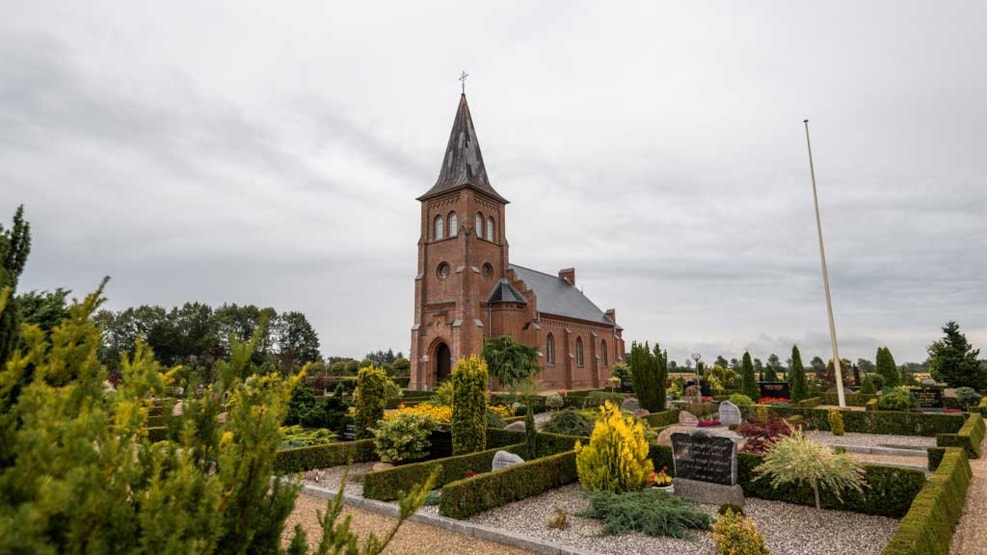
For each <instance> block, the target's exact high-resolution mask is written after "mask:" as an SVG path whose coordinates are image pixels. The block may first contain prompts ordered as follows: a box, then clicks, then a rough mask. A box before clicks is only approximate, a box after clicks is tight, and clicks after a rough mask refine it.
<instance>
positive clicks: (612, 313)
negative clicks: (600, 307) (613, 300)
mask: <svg viewBox="0 0 987 555" xmlns="http://www.w3.org/2000/svg"><path fill="white" fill-rule="evenodd" d="M606 314H607V320H610V321H611V322H613V323H614V324H616V323H617V311H616V310H614V309H612V308H608V309H607V312H606Z"/></svg>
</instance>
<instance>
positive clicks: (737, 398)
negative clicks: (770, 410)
mask: <svg viewBox="0 0 987 555" xmlns="http://www.w3.org/2000/svg"><path fill="white" fill-rule="evenodd" d="M730 402H731V403H733V404H735V405H737V406H738V407H753V406H754V400H753V399H751V398H750V397H748V396H746V395H744V394H743V393H734V394H733V395H731V396H730Z"/></svg>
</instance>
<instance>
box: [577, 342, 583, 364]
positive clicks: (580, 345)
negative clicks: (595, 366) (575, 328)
mask: <svg viewBox="0 0 987 555" xmlns="http://www.w3.org/2000/svg"><path fill="white" fill-rule="evenodd" d="M576 366H578V367H580V368H582V366H583V338H582V337H576Z"/></svg>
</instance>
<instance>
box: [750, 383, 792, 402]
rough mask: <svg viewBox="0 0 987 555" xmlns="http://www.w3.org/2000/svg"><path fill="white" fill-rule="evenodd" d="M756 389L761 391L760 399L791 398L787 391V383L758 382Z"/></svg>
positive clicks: (789, 392)
mask: <svg viewBox="0 0 987 555" xmlns="http://www.w3.org/2000/svg"><path fill="white" fill-rule="evenodd" d="M757 387H758V388H759V389H760V390H761V397H784V398H785V399H791V398H792V394H791V391H790V390H789V389H788V382H758V383H757ZM754 401H757V399H754Z"/></svg>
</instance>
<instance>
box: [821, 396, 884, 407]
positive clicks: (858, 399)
mask: <svg viewBox="0 0 987 555" xmlns="http://www.w3.org/2000/svg"><path fill="white" fill-rule="evenodd" d="M878 397H880V395H877V394H871V393H844V394H843V398H844V399H846V405H847V406H848V407H862V406H864V405H866V404H867V401H870V400H874V399H877V398H878ZM822 400H823V402H824V403H826V404H827V405H839V404H840V401H839V396H838V395H837V394H835V393H823V394H822Z"/></svg>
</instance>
